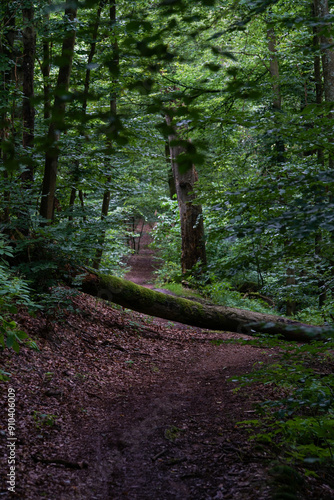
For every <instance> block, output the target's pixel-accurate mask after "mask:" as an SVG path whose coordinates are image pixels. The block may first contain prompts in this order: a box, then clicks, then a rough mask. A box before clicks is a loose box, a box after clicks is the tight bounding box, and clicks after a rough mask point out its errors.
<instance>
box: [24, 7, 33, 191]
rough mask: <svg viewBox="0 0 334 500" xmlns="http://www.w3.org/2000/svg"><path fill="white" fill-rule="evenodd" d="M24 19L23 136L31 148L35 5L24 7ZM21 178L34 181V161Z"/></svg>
mask: <svg viewBox="0 0 334 500" xmlns="http://www.w3.org/2000/svg"><path fill="white" fill-rule="evenodd" d="M22 14H23V20H24V23H25V26H24V29H23V60H22V72H23V106H22V119H23V138H22V145H23V147H24V148H31V147H32V146H33V144H34V129H35V107H34V103H33V102H32V100H33V97H34V63H35V29H34V25H33V21H34V6H33V3H32V2H30V5H29V6H28V7H26V8H24V9H23V11H22ZM21 179H22V180H23V182H25V183H27V184H32V183H33V181H34V168H33V164H32V162H31V163H30V165H29V167H28V168H27V169H26V170H25V171H24V172H23V173H22V175H21Z"/></svg>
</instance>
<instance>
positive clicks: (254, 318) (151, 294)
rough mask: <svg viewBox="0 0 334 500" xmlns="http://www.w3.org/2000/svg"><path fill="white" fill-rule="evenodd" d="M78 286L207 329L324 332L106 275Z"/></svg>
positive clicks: (306, 335) (298, 335)
mask: <svg viewBox="0 0 334 500" xmlns="http://www.w3.org/2000/svg"><path fill="white" fill-rule="evenodd" d="M81 288H82V291H83V292H85V293H88V294H90V295H93V296H94V297H100V298H102V299H105V300H108V301H110V302H114V303H115V304H118V305H121V306H123V307H126V308H128V309H132V310H134V311H138V312H141V313H144V314H149V315H151V316H157V317H159V318H164V319H168V320H171V321H176V322H179V323H184V324H187V325H191V326H197V327H200V328H207V329H209V330H221V331H230V332H237V333H245V334H248V335H252V334H253V333H261V332H263V333H269V334H279V335H282V336H283V337H284V338H286V339H287V340H297V341H301V342H307V341H309V340H312V339H316V338H320V337H321V336H322V335H323V334H324V333H326V332H324V329H323V328H320V327H314V326H311V325H306V324H303V323H299V322H298V321H293V320H291V319H288V318H284V317H280V316H274V315H272V314H262V313H257V312H253V311H247V310H244V309H236V308H232V307H227V306H211V305H203V304H200V303H198V302H194V301H192V300H188V299H183V298H179V297H174V296H171V295H167V294H164V293H161V292H156V291H154V290H150V289H148V288H145V287H143V286H139V285H136V284H135V283H132V282H131V281H128V280H124V279H121V278H116V277H114V276H109V275H101V274H91V273H90V274H87V275H86V276H85V278H84V280H83V283H82V287H81ZM327 333H328V332H327Z"/></svg>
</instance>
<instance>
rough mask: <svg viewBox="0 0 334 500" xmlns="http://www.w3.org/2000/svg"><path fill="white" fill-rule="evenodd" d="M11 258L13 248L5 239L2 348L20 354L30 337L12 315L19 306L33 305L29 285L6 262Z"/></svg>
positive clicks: (0, 280)
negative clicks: (22, 345)
mask: <svg viewBox="0 0 334 500" xmlns="http://www.w3.org/2000/svg"><path fill="white" fill-rule="evenodd" d="M11 257H13V252H12V248H11V246H10V245H9V243H7V242H6V240H5V239H4V238H3V239H2V240H1V246H0V284H1V290H0V346H1V348H4V347H5V346H6V347H7V348H8V349H13V351H15V352H16V353H18V352H19V350H20V346H19V343H20V342H21V341H22V340H26V339H28V336H27V334H26V333H25V332H23V331H22V330H20V328H19V327H18V325H17V323H16V322H15V321H13V320H12V319H10V315H11V314H15V313H16V312H17V305H24V306H27V307H31V306H32V304H33V303H32V300H31V298H30V289H29V287H28V285H27V283H26V282H25V281H24V280H22V279H21V278H19V277H18V276H17V275H15V273H14V272H13V271H12V270H11V269H10V267H9V265H8V263H7V261H6V260H5V259H6V258H11ZM29 342H31V341H30V339H29ZM32 346H33V344H32Z"/></svg>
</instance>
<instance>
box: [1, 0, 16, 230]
mask: <svg viewBox="0 0 334 500" xmlns="http://www.w3.org/2000/svg"><path fill="white" fill-rule="evenodd" d="M4 7H5V12H4V16H3V22H2V24H3V26H5V27H6V31H5V33H4V34H3V36H2V37H0V54H1V56H2V60H3V64H2V68H1V73H0V74H1V91H2V96H3V97H2V99H3V102H2V111H1V118H0V123H1V126H0V141H1V151H0V154H1V160H2V162H3V166H4V167H5V170H4V172H3V178H4V184H5V186H6V187H5V189H4V192H3V203H2V206H3V207H4V208H3V216H2V217H1V218H0V219H1V220H2V221H3V222H5V223H9V222H10V201H11V196H10V191H9V190H8V189H7V186H8V182H9V175H8V170H7V166H8V161H10V160H12V159H13V158H14V155H15V140H14V137H13V136H12V134H11V122H10V118H9V108H10V101H9V95H10V94H9V85H10V83H11V82H12V81H13V80H14V79H15V70H14V64H13V59H14V54H13V52H14V42H15V36H16V28H15V9H14V7H13V6H11V5H5V6H4ZM9 141H10V142H11V148H10V149H11V151H10V152H6V148H5V147H3V146H4V143H6V142H9Z"/></svg>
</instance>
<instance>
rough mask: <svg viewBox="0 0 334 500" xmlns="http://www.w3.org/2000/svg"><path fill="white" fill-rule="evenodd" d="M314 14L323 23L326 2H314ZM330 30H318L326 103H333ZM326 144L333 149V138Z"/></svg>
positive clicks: (332, 158)
mask: <svg viewBox="0 0 334 500" xmlns="http://www.w3.org/2000/svg"><path fill="white" fill-rule="evenodd" d="M314 12H315V15H316V16H317V17H319V19H321V20H322V21H323V22H324V23H325V19H326V17H329V16H330V11H329V6H328V0H314ZM330 28H331V25H330V24H328V25H326V24H325V25H324V26H323V27H322V28H321V29H320V37H319V38H320V46H321V59H322V70H323V85H324V87H323V90H324V98H325V101H326V102H328V103H332V104H333V103H334V52H333V38H332V36H331V35H329V36H327V33H326V31H327V30H328V31H329V29H330ZM328 118H331V119H333V112H331V113H330V114H329V115H328ZM328 142H329V143H331V145H332V147H333V137H329V138H328ZM328 166H329V168H330V169H332V170H333V169H334V152H333V149H330V151H329V165H328Z"/></svg>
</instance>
